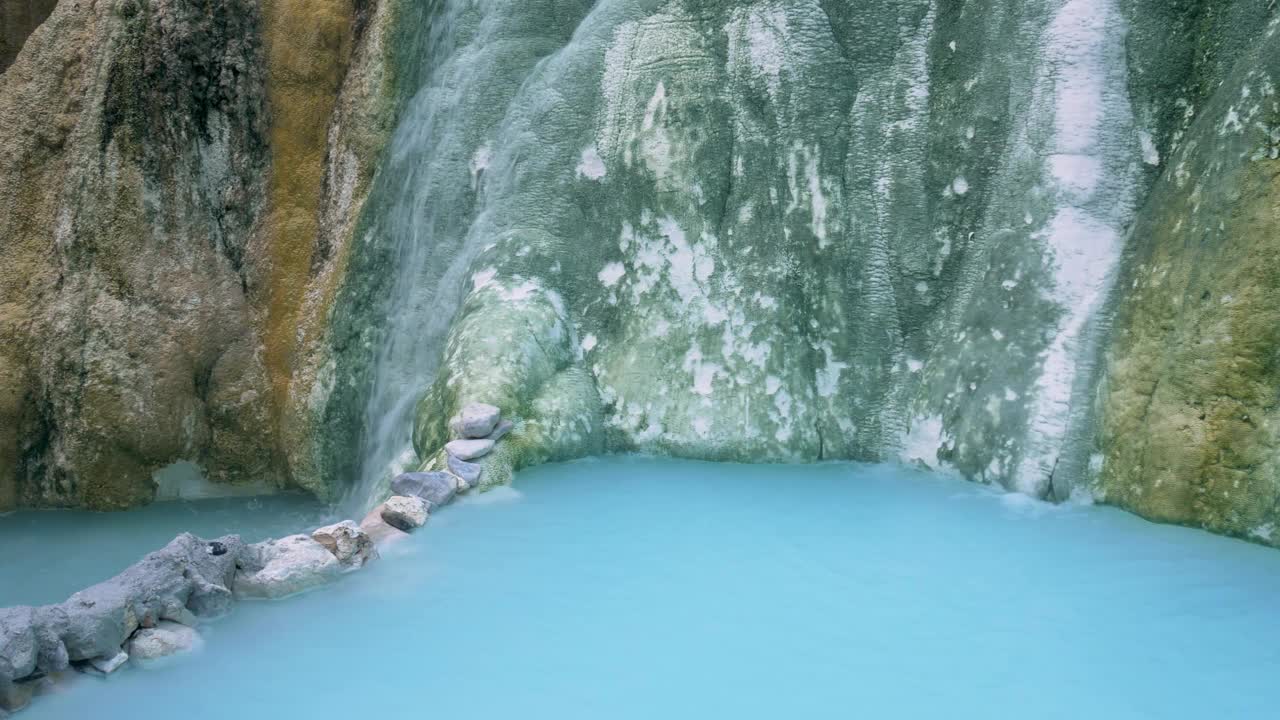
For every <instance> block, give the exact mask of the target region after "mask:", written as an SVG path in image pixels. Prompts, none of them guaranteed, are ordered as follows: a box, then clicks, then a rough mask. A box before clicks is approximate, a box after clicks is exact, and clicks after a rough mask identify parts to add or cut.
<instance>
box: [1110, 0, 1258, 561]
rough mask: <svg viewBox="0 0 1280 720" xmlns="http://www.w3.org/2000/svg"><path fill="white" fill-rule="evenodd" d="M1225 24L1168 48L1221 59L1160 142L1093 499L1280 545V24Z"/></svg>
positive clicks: (1124, 283)
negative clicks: (1254, 32)
mask: <svg viewBox="0 0 1280 720" xmlns="http://www.w3.org/2000/svg"><path fill="white" fill-rule="evenodd" d="M1247 10H1250V8H1246V7H1245V6H1244V5H1242V6H1241V7H1239V8H1234V13H1235V14H1237V15H1238V14H1239V13H1240V12H1244V11H1247ZM1252 10H1254V11H1257V10H1258V8H1256V7H1254V8H1252ZM1220 11H1221V12H1222V13H1223V14H1224V16H1225V17H1227V18H1230V17H1232V15H1233V9H1232V8H1231V7H1230V6H1228V7H1226V8H1221V9H1220ZM1235 19H1236V20H1242V21H1245V19H1242V18H1238V17H1237V18H1235ZM1214 20H1215V18H1206V19H1205V21H1206V22H1209V23H1210V24H1209V26H1208V30H1205V29H1203V28H1202V29H1200V30H1198V31H1197V32H1196V33H1190V32H1188V33H1187V34H1185V35H1179V36H1176V37H1175V38H1174V39H1173V41H1172V42H1171V43H1170V42H1169V39H1166V40H1165V42H1166V43H1168V44H1172V45H1174V46H1178V45H1181V44H1182V43H1183V42H1186V43H1191V44H1194V43H1203V44H1204V45H1205V46H1206V47H1207V48H1209V49H1210V50H1211V51H1206V52H1205V53H1204V54H1203V56H1200V57H1199V58H1198V60H1199V62H1198V63H1197V64H1196V65H1194V66H1192V67H1191V68H1190V70H1191V71H1190V72H1188V74H1187V75H1186V78H1187V79H1188V82H1187V83H1186V86H1184V87H1182V88H1180V90H1181V91H1182V92H1181V93H1180V94H1178V95H1175V96H1173V97H1170V98H1165V99H1164V101H1165V102H1167V103H1173V102H1177V103H1180V104H1181V105H1182V112H1183V115H1180V116H1179V118H1178V119H1179V122H1178V123H1177V124H1174V125H1171V126H1170V129H1169V131H1168V132H1167V134H1166V135H1165V136H1163V138H1158V139H1157V140H1156V143H1157V145H1156V147H1158V151H1159V154H1160V156H1161V159H1162V162H1161V168H1162V172H1161V173H1160V175H1159V177H1158V179H1157V180H1156V182H1155V185H1154V187H1153V189H1152V192H1151V195H1150V197H1149V199H1148V201H1147V204H1146V205H1145V207H1144V208H1143V210H1142V212H1141V213H1140V214H1139V215H1138V217H1137V219H1136V221H1135V223H1134V226H1133V235H1132V238H1133V258H1132V261H1131V263H1130V266H1129V267H1128V268H1127V269H1126V273H1125V274H1124V275H1123V276H1122V278H1121V281H1120V283H1121V284H1120V287H1121V288H1122V289H1123V293H1122V296H1121V299H1120V300H1119V302H1118V305H1117V310H1116V317H1115V329H1114V333H1113V342H1112V344H1111V346H1110V347H1109V348H1108V350H1107V353H1106V358H1107V364H1106V370H1107V375H1106V379H1105V382H1104V383H1103V385H1102V387H1101V390H1100V393H1099V395H1100V402H1101V405H1102V407H1103V422H1102V424H1101V426H1100V428H1099V438H1100V439H1099V445H1100V448H1101V451H1100V454H1099V456H1098V458H1097V460H1098V462H1099V463H1100V467H1099V468H1098V473H1097V479H1096V482H1095V484H1094V488H1095V491H1096V494H1097V495H1098V496H1099V497H1101V498H1103V499H1105V500H1106V501H1107V502H1111V503H1115V504H1118V505H1121V506H1124V507H1127V508H1131V509H1133V510H1135V511H1137V512H1139V513H1141V514H1142V515H1144V516H1147V517H1150V518H1154V519H1158V520H1162V521H1166V522H1177V523H1182V524H1190V525H1197V526H1202V527H1206V528H1209V529H1211V530H1214V531H1217V532H1224V533H1229V534H1233V535H1237V536H1241V537H1246V538H1249V539H1253V540H1256V541H1260V542H1265V543H1269V544H1273V545H1280V464H1278V458H1280V456H1278V455H1277V453H1276V447H1277V441H1278V440H1280V416H1278V415H1277V406H1276V398H1277V397H1280V365H1277V362H1276V358H1277V348H1280V96H1278V95H1277V90H1276V88H1277V87H1280V20H1276V19H1272V20H1270V22H1268V20H1267V19H1266V18H1265V17H1263V18H1259V17H1253V18H1249V19H1247V21H1245V24H1246V25H1250V24H1251V25H1252V26H1254V27H1255V28H1256V27H1258V26H1261V27H1264V28H1266V30H1265V32H1264V33H1262V37H1261V38H1255V37H1250V36H1249V34H1247V33H1245V32H1244V31H1243V29H1242V27H1241V26H1240V25H1239V24H1235V23H1226V22H1225V21H1224V20H1221V19H1217V20H1221V21H1222V22H1223V25H1222V26H1221V27H1217V28H1215V27H1214V26H1213V24H1212V21H1214ZM1192 107H1194V112H1190V109H1191V108H1192Z"/></svg>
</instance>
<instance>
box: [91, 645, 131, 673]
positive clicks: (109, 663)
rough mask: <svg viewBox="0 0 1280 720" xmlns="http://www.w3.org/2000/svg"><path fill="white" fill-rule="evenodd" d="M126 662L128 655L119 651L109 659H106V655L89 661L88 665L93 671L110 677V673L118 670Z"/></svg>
mask: <svg viewBox="0 0 1280 720" xmlns="http://www.w3.org/2000/svg"><path fill="white" fill-rule="evenodd" d="M127 662H129V654H128V653H126V652H125V651H123V650H120V651H118V652H117V653H116V654H115V655H112V656H110V657H107V656H106V655H104V656H102V657H96V658H94V659H92V660H90V661H89V664H90V665H92V666H93V669H94V670H97V671H98V672H100V673H102V674H104V675H110V674H111V673H113V672H115V671H116V670H118V669H120V666H121V665H124V664H125V663H127Z"/></svg>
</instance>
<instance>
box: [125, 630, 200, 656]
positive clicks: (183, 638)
mask: <svg viewBox="0 0 1280 720" xmlns="http://www.w3.org/2000/svg"><path fill="white" fill-rule="evenodd" d="M202 644H203V640H202V638H201V637H200V633H198V632H196V631H195V630H194V629H193V628H189V627H187V626H186V625H181V624H179V623H175V622H169V621H163V622H160V623H159V624H157V625H156V626H155V627H153V628H143V629H141V630H139V631H138V632H137V633H135V634H134V636H133V639H132V640H130V641H129V645H128V648H127V650H128V653H129V658H130V659H131V660H133V661H135V662H141V663H146V662H148V661H151V660H158V659H160V658H163V657H168V656H170V655H176V654H178V653H183V652H189V651H191V650H196V649H198V648H199V647H200V646H201V645H202Z"/></svg>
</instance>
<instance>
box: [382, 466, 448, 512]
mask: <svg viewBox="0 0 1280 720" xmlns="http://www.w3.org/2000/svg"><path fill="white" fill-rule="evenodd" d="M456 483H457V479H456V478H455V477H454V476H453V475H451V474H449V473H447V472H415V473H401V474H400V475H397V476H396V477H395V479H393V480H392V481H391V492H393V493H395V494H396V495H409V496H412V497H420V498H422V499H423V500H426V501H427V502H429V503H431V507H432V509H434V508H438V507H441V506H443V505H447V504H449V501H450V500H452V499H453V496H454V493H456V492H457V484H456Z"/></svg>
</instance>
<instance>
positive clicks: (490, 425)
mask: <svg viewBox="0 0 1280 720" xmlns="http://www.w3.org/2000/svg"><path fill="white" fill-rule="evenodd" d="M501 418H502V411H501V410H499V409H498V408H497V407H495V406H493V405H487V404H485V403H470V404H468V405H466V406H465V407H463V408H462V412H460V413H458V414H457V415H456V416H455V417H454V418H453V419H452V420H451V421H450V427H451V428H452V429H453V433H454V434H455V435H457V436H458V437H461V438H483V437H488V436H489V434H490V433H492V432H493V429H494V428H495V427H496V426H497V425H498V420H500V419H501Z"/></svg>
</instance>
